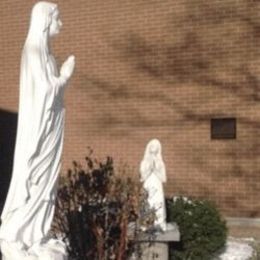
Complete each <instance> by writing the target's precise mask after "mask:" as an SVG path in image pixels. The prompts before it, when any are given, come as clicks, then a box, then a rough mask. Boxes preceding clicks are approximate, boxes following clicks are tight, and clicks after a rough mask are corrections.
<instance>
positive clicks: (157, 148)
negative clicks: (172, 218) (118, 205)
mask: <svg viewBox="0 0 260 260" xmlns="http://www.w3.org/2000/svg"><path fill="white" fill-rule="evenodd" d="M140 174H141V181H142V182H143V187H144V189H145V190H146V191H147V193H148V203H149V206H150V207H151V208H152V209H154V210H155V216H156V220H155V222H154V226H155V227H159V228H160V229H161V230H163V231H166V228H167V225H166V209H165V198H164V192H163V185H162V183H163V182H166V171H165V165H164V162H163V159H162V152H161V143H160V141H159V140H157V139H153V140H151V141H150V142H149V143H148V144H147V146H146V149H145V154H144V158H143V160H142V162H141V165H140Z"/></svg>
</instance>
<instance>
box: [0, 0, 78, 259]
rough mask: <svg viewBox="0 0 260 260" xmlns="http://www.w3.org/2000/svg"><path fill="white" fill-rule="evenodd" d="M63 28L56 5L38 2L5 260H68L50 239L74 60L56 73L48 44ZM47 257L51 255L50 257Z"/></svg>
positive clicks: (25, 67) (26, 56)
mask: <svg viewBox="0 0 260 260" xmlns="http://www.w3.org/2000/svg"><path fill="white" fill-rule="evenodd" d="M61 26H62V23H61V21H60V18H59V10H58V7H57V5H56V4H54V3H48V2H38V3H36V4H35V5H34V7H33V10H32V15H31V22H30V29H29V32H28V35H27V38H26V41H25V45H24V48H23V52H22V59H21V72H20V102H19V115H18V128H17V136H16V145H15V155H14V164H13V173H12V179H11V184H10V187H9V191H8V195H7V199H6V202H5V206H4V209H3V212H2V215H1V220H2V225H1V228H0V246H1V251H2V254H3V259H5V260H23V259H43V258H42V256H44V259H46V260H47V259H55V260H56V259H65V258H66V252H65V245H64V244H62V242H61V241H57V240H56V241H54V240H53V239H51V240H48V239H47V237H46V236H47V233H48V231H49V229H50V227H51V223H52V219H53V215H54V207H55V198H56V191H57V179H58V174H59V170H60V164H61V153H62V147H63V133H64V119H65V118H64V117H65V109H64V106H63V95H64V91H65V87H66V84H67V82H68V80H69V79H70V77H71V76H72V73H73V70H74V66H75V58H74V56H70V57H69V58H68V59H67V60H66V61H65V62H64V63H63V65H62V67H61V69H60V71H59V70H58V68H57V65H56V62H55V59H54V57H53V56H52V54H51V49H50V42H49V38H50V37H52V36H54V35H56V34H58V33H59V30H60V28H61ZM48 251H49V253H48Z"/></svg>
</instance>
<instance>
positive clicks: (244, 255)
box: [219, 239, 254, 260]
mask: <svg viewBox="0 0 260 260" xmlns="http://www.w3.org/2000/svg"><path fill="white" fill-rule="evenodd" d="M248 242H252V240H251V239H245V240H234V239H229V240H228V241H227V243H226V249H225V251H224V252H223V253H222V254H221V255H220V256H219V259H220V260H249V259H250V258H251V257H253V256H254V249H253V247H252V246H250V245H249V244H248Z"/></svg>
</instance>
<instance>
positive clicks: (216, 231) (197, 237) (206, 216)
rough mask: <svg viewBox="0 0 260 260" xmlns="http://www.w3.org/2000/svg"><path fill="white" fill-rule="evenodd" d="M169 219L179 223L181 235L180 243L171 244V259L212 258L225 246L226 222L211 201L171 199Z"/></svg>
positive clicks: (168, 207) (169, 200)
mask: <svg viewBox="0 0 260 260" xmlns="http://www.w3.org/2000/svg"><path fill="white" fill-rule="evenodd" d="M167 218H168V222H176V223H177V224H178V226H179V229H180V234H181V242H180V244H179V246H178V247H176V246H175V247H174V246H173V245H171V246H170V259H171V260H178V259H181V260H211V259H212V256H213V254H214V253H216V252H217V251H218V250H220V249H221V248H222V247H224V245H225V242H226V237H227V227H226V223H225V221H224V220H222V218H221V216H220V214H219V212H218V210H217V209H216V207H215V205H214V204H212V203H211V202H209V201H201V200H195V199H187V198H183V197H178V198H173V199H167Z"/></svg>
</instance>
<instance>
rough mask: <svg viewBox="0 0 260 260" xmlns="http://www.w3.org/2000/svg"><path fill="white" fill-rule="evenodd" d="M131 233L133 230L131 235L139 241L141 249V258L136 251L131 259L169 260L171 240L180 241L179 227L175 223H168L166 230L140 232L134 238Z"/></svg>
mask: <svg viewBox="0 0 260 260" xmlns="http://www.w3.org/2000/svg"><path fill="white" fill-rule="evenodd" d="M132 228H133V226H132ZM131 234H133V232H131V230H130V231H129V235H130V237H132V239H134V240H135V242H136V243H138V244H137V245H138V246H139V248H140V251H141V258H140V256H138V253H137V252H135V254H133V255H132V257H131V258H130V259H131V260H137V259H138V260H153V259H154V260H156V259H157V260H168V259H169V245H168V244H169V242H178V241H180V232H179V228H178V226H177V225H176V224H175V223H167V229H166V231H165V232H159V231H156V232H150V231H146V232H140V233H138V235H137V237H136V238H133V236H132V235H131Z"/></svg>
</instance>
